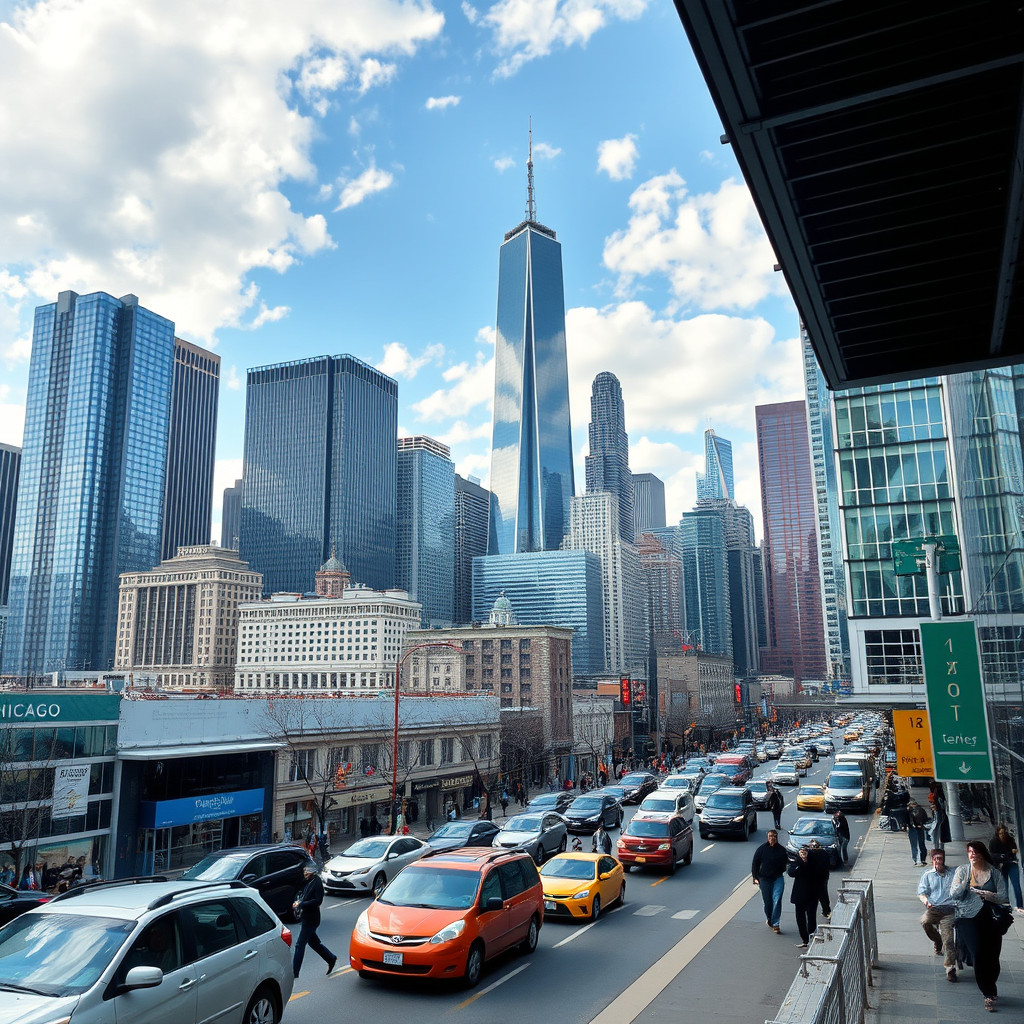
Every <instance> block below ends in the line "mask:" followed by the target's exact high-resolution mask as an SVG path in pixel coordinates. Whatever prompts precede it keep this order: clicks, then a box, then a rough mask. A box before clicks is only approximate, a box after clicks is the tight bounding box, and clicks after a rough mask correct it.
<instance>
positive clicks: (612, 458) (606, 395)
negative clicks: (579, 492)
mask: <svg viewBox="0 0 1024 1024" xmlns="http://www.w3.org/2000/svg"><path fill="white" fill-rule="evenodd" d="M589 438H590V454H589V455H588V456H587V458H586V473H587V494H595V493H597V492H598V491H607V492H608V493H609V494H612V495H614V496H615V500H616V501H617V503H618V506H619V536H620V537H621V538H622V540H624V541H626V543H628V544H632V543H633V541H634V539H635V537H636V526H635V523H634V514H633V475H632V473H630V471H629V435H628V434H627V433H626V410H625V406H624V405H623V402H622V387H621V385H620V384H619V379H618V377H616V376H615V374H614V373H599V374H598V375H597V376H596V377H595V378H594V384H593V387H592V388H591V393H590V429H589Z"/></svg>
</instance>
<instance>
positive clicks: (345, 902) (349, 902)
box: [327, 900, 356, 910]
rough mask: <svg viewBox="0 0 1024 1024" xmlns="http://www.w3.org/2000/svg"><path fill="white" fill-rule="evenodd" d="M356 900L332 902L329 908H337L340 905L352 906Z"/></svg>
mask: <svg viewBox="0 0 1024 1024" xmlns="http://www.w3.org/2000/svg"><path fill="white" fill-rule="evenodd" d="M355 902H356V901H355V900H342V901H341V902H340V903H332V904H331V905H330V906H329V907H328V908H327V909H328V910H337V909H338V908H339V907H350V906H352V904H353V903H355Z"/></svg>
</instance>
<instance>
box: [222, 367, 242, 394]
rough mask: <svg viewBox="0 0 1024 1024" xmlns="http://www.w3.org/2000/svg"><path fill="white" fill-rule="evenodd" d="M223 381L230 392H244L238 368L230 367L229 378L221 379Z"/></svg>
mask: <svg viewBox="0 0 1024 1024" xmlns="http://www.w3.org/2000/svg"><path fill="white" fill-rule="evenodd" d="M221 380H222V381H223V382H224V387H226V388H227V389H228V391H241V390H242V378H241V377H239V376H238V367H237V366H229V367H228V373H227V376H226V377H221Z"/></svg>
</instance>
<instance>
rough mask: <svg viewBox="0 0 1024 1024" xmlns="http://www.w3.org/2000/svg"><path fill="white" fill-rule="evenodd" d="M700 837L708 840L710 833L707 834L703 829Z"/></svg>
mask: <svg viewBox="0 0 1024 1024" xmlns="http://www.w3.org/2000/svg"><path fill="white" fill-rule="evenodd" d="M700 837H701V839H707V837H708V833H707V832H705V831H704V829H701V830H700Z"/></svg>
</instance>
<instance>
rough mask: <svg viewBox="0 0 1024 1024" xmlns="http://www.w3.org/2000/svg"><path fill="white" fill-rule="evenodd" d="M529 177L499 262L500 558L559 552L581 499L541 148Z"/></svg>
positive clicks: (494, 523)
mask: <svg viewBox="0 0 1024 1024" xmlns="http://www.w3.org/2000/svg"><path fill="white" fill-rule="evenodd" d="M527 174H528V178H527V181H528V190H527V206H526V219H525V220H524V221H523V222H522V223H521V224H518V225H517V226H516V227H514V228H513V229H512V230H511V231H509V232H508V233H507V234H506V235H505V241H504V243H503V244H502V246H501V252H500V255H499V260H498V315H497V334H496V337H495V349H494V428H493V435H492V443H491V490H492V492H493V500H492V504H491V524H490V537H489V540H488V544H487V550H488V553H489V554H492V555H499V554H500V555H504V554H512V553H515V552H519V551H550V550H555V549H557V548H558V546H559V545H560V544H561V543H562V538H563V537H564V536H565V534H566V533H567V532H568V529H569V501H570V499H571V498H572V496H573V494H575V491H576V486H575V482H574V478H573V468H572V437H571V433H570V425H569V373H568V369H567V367H566V360H565V298H564V294H563V289H562V247H561V245H560V244H559V242H558V241H557V240H556V237H555V233H554V231H552V230H551V228H548V227H545V226H544V225H542V224H539V223H538V222H537V219H536V208H535V206H534V201H533V159H532V147H531V158H530V160H529V162H528V164H527Z"/></svg>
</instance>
